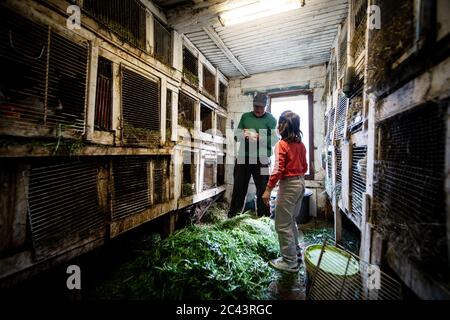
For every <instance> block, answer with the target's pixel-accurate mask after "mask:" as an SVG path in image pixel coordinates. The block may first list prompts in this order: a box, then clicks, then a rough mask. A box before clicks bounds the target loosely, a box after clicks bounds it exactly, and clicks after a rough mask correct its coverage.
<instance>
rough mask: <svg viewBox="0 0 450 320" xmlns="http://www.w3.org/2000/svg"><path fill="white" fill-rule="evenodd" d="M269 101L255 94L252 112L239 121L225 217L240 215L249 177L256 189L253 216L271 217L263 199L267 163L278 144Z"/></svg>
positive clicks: (267, 173)
mask: <svg viewBox="0 0 450 320" xmlns="http://www.w3.org/2000/svg"><path fill="white" fill-rule="evenodd" d="M268 100H269V99H268V97H267V95H265V94H262V93H258V94H257V95H256V96H255V97H254V98H253V111H252V112H246V113H244V114H243V115H242V117H241V120H240V121H239V125H238V128H237V130H236V133H235V137H234V139H235V141H239V142H240V146H239V151H238V154H237V158H236V162H235V166H234V186H233V194H232V196H231V205H230V210H229V211H228V217H233V216H235V215H236V214H238V213H241V212H242V209H243V206H244V202H245V197H246V195H247V189H248V183H249V181H250V177H253V181H254V182H255V185H256V196H257V203H256V207H257V208H256V209H257V210H256V212H257V214H258V216H270V210H269V208H268V207H266V206H265V205H264V203H263V201H262V195H263V193H264V190H265V188H266V185H267V182H268V179H269V159H270V156H271V155H272V147H273V146H274V145H275V143H276V142H277V141H278V138H277V136H276V132H275V127H276V124H277V121H276V119H275V118H274V117H273V116H272V115H271V114H270V113H268V112H266V107H267V104H268Z"/></svg>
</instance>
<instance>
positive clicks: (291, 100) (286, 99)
mask: <svg viewBox="0 0 450 320" xmlns="http://www.w3.org/2000/svg"><path fill="white" fill-rule="evenodd" d="M312 99H313V97H312V93H309V92H306V93H300V94H299V93H281V94H274V95H271V104H270V112H271V113H272V115H273V116H274V117H275V119H277V121H278V119H279V118H280V115H281V113H283V111H286V110H291V111H293V112H295V113H297V114H298V115H299V116H300V130H301V131H302V133H303V137H302V142H303V144H304V145H305V147H306V157H307V160H308V171H307V172H306V178H307V179H314V141H313V139H314V136H313V133H314V129H313V118H312V117H313V113H312V104H313V100H312ZM271 163H272V166H273V165H274V163H275V156H274V155H272V160H271Z"/></svg>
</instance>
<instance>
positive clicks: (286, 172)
mask: <svg viewBox="0 0 450 320" xmlns="http://www.w3.org/2000/svg"><path fill="white" fill-rule="evenodd" d="M306 171H308V162H307V161H306V148H305V145H304V144H303V142H300V143H296V142H292V143H289V142H287V141H285V140H280V141H279V142H278V143H277V144H276V146H275V166H274V169H273V172H272V175H271V176H270V178H269V183H268V184H267V185H268V186H269V187H270V188H274V187H275V185H276V184H277V182H278V180H280V179H283V178H284V177H296V176H304V175H305V173H306Z"/></svg>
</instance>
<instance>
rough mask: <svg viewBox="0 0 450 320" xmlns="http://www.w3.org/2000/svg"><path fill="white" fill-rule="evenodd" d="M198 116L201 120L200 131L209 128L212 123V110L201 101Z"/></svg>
mask: <svg viewBox="0 0 450 320" xmlns="http://www.w3.org/2000/svg"><path fill="white" fill-rule="evenodd" d="M200 118H201V121H202V131H203V132H207V131H208V130H211V129H212V124H213V123H212V122H213V121H212V120H213V111H212V109H211V108H209V107H208V106H206V105H205V104H203V103H202V104H201V107H200Z"/></svg>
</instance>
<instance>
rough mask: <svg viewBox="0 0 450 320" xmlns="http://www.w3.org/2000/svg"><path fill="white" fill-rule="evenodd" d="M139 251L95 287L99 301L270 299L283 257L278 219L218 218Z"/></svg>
mask: <svg viewBox="0 0 450 320" xmlns="http://www.w3.org/2000/svg"><path fill="white" fill-rule="evenodd" d="M213 216H214V217H211V216H210V217H209V218H208V219H211V220H213V222H214V224H200V225H191V226H188V227H186V228H184V229H182V230H180V231H178V232H176V233H174V234H173V235H171V236H170V237H168V238H166V239H164V240H161V241H159V242H158V243H156V244H154V245H153V246H150V247H148V248H144V249H142V250H140V251H139V252H138V254H137V255H136V258H134V259H132V260H130V261H128V262H126V263H125V264H123V265H122V266H120V267H119V268H118V269H116V270H115V271H113V272H112V274H111V275H110V277H109V278H108V279H107V280H106V281H105V282H103V283H102V284H101V285H99V286H98V287H97V288H96V289H95V297H96V298H100V299H176V300H177V299H201V300H211V299H214V300H215V299H267V298H270V295H269V292H268V287H269V284H270V282H271V281H273V280H274V279H275V277H276V274H275V272H274V270H272V269H271V268H270V267H269V266H268V264H267V261H268V260H269V259H273V258H276V257H277V256H278V255H279V246H278V239H277V236H276V232H275V230H274V225H273V221H272V220H270V219H269V218H255V217H254V216H251V215H249V214H243V215H240V216H237V217H235V218H232V219H224V218H223V215H222V216H220V215H213ZM206 220H207V219H206Z"/></svg>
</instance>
